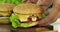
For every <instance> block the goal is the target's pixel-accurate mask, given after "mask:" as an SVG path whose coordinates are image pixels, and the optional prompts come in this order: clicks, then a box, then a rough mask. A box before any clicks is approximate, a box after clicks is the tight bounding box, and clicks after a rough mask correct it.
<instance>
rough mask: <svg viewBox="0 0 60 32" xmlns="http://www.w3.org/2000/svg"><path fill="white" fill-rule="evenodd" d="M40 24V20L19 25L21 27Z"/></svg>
mask: <svg viewBox="0 0 60 32" xmlns="http://www.w3.org/2000/svg"><path fill="white" fill-rule="evenodd" d="M36 25H38V22H29V23H21V25H19V27H25V28H27V27H33V26H36Z"/></svg>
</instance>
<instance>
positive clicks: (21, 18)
mask: <svg viewBox="0 0 60 32" xmlns="http://www.w3.org/2000/svg"><path fill="white" fill-rule="evenodd" d="M29 16H31V15H19V19H20V21H21V22H24V21H27V20H28V17H29Z"/></svg>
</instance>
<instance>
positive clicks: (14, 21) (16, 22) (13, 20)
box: [10, 14, 20, 28]
mask: <svg viewBox="0 0 60 32" xmlns="http://www.w3.org/2000/svg"><path fill="white" fill-rule="evenodd" d="M18 18H19V17H18V15H17V14H12V15H11V17H10V21H11V23H12V26H13V27H14V28H17V27H18V26H19V25H20V22H19V20H18Z"/></svg>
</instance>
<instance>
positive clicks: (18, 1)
mask: <svg viewBox="0 0 60 32" xmlns="http://www.w3.org/2000/svg"><path fill="white" fill-rule="evenodd" d="M0 3H9V4H14V5H18V4H24V3H25V2H22V0H0Z"/></svg>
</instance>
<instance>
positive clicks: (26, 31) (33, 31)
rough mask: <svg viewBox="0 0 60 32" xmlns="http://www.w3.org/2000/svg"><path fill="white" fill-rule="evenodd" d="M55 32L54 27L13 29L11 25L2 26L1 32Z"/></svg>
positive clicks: (0, 26) (0, 27)
mask: <svg viewBox="0 0 60 32" xmlns="http://www.w3.org/2000/svg"><path fill="white" fill-rule="evenodd" d="M47 30H53V27H52V26H44V27H38V26H36V27H30V28H17V29H14V28H12V26H11V25H0V32H40V31H47Z"/></svg>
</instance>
